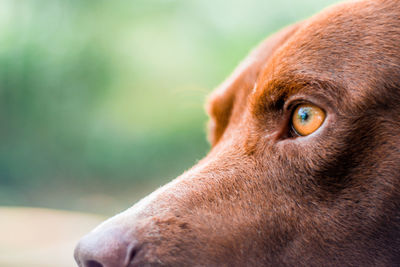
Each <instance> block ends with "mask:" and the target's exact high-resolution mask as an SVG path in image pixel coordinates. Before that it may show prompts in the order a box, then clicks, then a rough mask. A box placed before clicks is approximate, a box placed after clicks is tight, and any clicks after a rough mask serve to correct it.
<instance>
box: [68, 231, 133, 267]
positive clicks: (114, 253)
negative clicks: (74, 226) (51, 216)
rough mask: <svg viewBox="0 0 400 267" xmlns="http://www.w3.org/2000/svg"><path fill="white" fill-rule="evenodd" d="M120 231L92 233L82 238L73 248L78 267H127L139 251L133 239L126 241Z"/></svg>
mask: <svg viewBox="0 0 400 267" xmlns="http://www.w3.org/2000/svg"><path fill="white" fill-rule="evenodd" d="M125 235H126V233H124V231H123V230H122V229H115V228H112V229H108V230H102V231H93V232H91V233H89V234H88V235H86V236H84V237H83V238H82V239H81V240H80V241H79V243H78V245H77V246H76V248H75V253H74V256H75V260H76V262H77V263H78V265H79V266H80V267H128V266H132V265H131V264H132V262H133V260H134V258H135V256H136V255H137V253H138V251H139V249H140V243H139V241H138V240H136V239H134V238H130V240H129V241H128V240H127V239H126V236H125Z"/></svg>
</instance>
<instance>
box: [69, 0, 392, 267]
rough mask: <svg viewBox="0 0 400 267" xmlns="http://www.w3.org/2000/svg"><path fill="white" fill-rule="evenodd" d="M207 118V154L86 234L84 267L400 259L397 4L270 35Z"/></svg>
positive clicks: (343, 12)
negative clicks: (208, 124) (172, 178)
mask: <svg viewBox="0 0 400 267" xmlns="http://www.w3.org/2000/svg"><path fill="white" fill-rule="evenodd" d="M208 112H209V114H210V116H211V122H210V140H211V143H212V149H211V151H210V153H209V154H208V155H207V156H206V158H204V159H203V160H201V161H200V162H199V163H198V164H197V165H196V166H194V167H193V168H192V169H191V170H189V171H187V172H186V173H184V174H183V175H182V176H180V177H178V178H177V179H175V180H174V181H172V182H171V183H169V184H167V185H165V186H164V187H162V188H160V189H159V190H157V191H155V192H154V193H152V194H151V195H149V196H148V197H146V198H145V199H143V200H142V201H140V202H139V203H137V204H136V205H135V206H133V207H132V208H130V209H128V210H127V211H125V212H123V213H121V214H119V215H117V216H115V217H113V218H111V219H109V220H108V221H106V222H104V223H103V224H101V225H100V226H99V227H97V228H96V229H95V230H93V231H92V232H91V233H90V234H88V235H87V236H86V237H84V238H83V239H82V240H81V242H80V243H79V245H78V247H77V248H76V251H75V257H76V260H77V262H78V264H79V265H80V266H86V267H100V266H103V267H110V266H159V265H165V266H219V265H223V266H260V265H265V266H338V265H339V266H393V265H400V138H399V136H400V1H397V0H376V1H372V0H371V1H354V2H348V3H344V4H340V5H337V6H335V7H332V8H330V9H327V10H325V11H324V12H323V13H321V14H319V15H317V16H315V17H312V18H310V19H308V20H306V21H304V22H301V23H299V24H296V25H294V26H291V27H288V28H286V29H284V30H282V31H281V32H279V33H277V34H275V35H273V36H272V37H270V38H268V39H267V40H266V41H264V42H263V43H262V44H261V45H260V46H259V47H258V48H257V49H256V50H255V51H253V52H252V53H251V54H250V56H249V57H248V58H247V59H245V61H244V62H243V63H242V64H241V65H240V66H239V68H238V69H237V70H236V71H235V72H234V74H233V75H232V76H231V77H230V78H229V79H228V80H227V81H226V82H225V83H223V84H222V85H221V87H220V88H219V89H218V90H216V91H215V92H214V93H213V94H212V96H211V98H210V101H209V105H208Z"/></svg>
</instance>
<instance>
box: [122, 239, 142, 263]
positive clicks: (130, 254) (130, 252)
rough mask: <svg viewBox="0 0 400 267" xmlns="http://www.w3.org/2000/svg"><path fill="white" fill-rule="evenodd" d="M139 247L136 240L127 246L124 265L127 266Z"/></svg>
mask: <svg viewBox="0 0 400 267" xmlns="http://www.w3.org/2000/svg"><path fill="white" fill-rule="evenodd" d="M139 249H140V247H139V246H138V244H137V242H134V243H132V244H130V245H129V246H128V253H127V254H126V259H125V266H129V264H130V263H131V262H132V261H133V259H134V258H135V256H136V255H137V253H138V252H139Z"/></svg>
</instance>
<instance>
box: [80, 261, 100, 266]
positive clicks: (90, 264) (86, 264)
mask: <svg viewBox="0 0 400 267" xmlns="http://www.w3.org/2000/svg"><path fill="white" fill-rule="evenodd" d="M84 266H85V267H103V264H101V263H99V262H97V261H87V262H86V263H85V265H84Z"/></svg>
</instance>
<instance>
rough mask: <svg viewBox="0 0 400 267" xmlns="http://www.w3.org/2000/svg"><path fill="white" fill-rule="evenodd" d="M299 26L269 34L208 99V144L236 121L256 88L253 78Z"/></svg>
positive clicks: (212, 142) (255, 78) (213, 143)
mask: <svg viewBox="0 0 400 267" xmlns="http://www.w3.org/2000/svg"><path fill="white" fill-rule="evenodd" d="M298 27H299V23H298V24H294V25H291V26H289V27H286V28H284V29H283V30H281V31H279V32H277V33H275V34H273V35H272V36H270V37H269V38H267V39H266V40H264V41H263V42H262V43H261V44H260V45H258V47H256V48H255V49H254V50H253V51H252V52H251V53H250V54H249V55H248V56H247V57H246V59H245V60H244V61H243V62H242V63H241V64H240V65H239V66H238V67H237V68H236V69H235V71H234V72H233V74H232V75H231V76H230V77H228V79H226V80H225V81H224V82H223V83H222V84H221V85H220V86H219V87H218V88H217V89H216V90H215V91H214V92H213V93H211V95H210V96H209V98H208V101H207V106H206V110H207V113H208V114H209V116H210V121H209V124H208V128H209V129H208V140H209V142H210V143H211V145H212V146H215V144H217V143H218V141H219V140H220V139H221V137H222V135H223V134H224V132H226V129H227V127H228V125H233V124H235V123H236V122H238V121H239V119H240V117H241V114H243V109H244V108H245V106H246V102H247V97H248V95H249V94H250V92H251V91H252V89H253V88H254V87H255V86H256V80H257V77H258V75H259V73H260V71H261V70H262V68H263V67H264V66H265V64H266V63H267V61H268V60H269V58H270V57H271V56H272V54H273V53H274V52H275V51H276V50H277V48H278V47H280V46H281V45H282V44H283V43H285V42H286V40H287V39H288V38H289V37H290V36H292V34H293V33H294V32H295V31H296V30H297V29H298Z"/></svg>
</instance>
